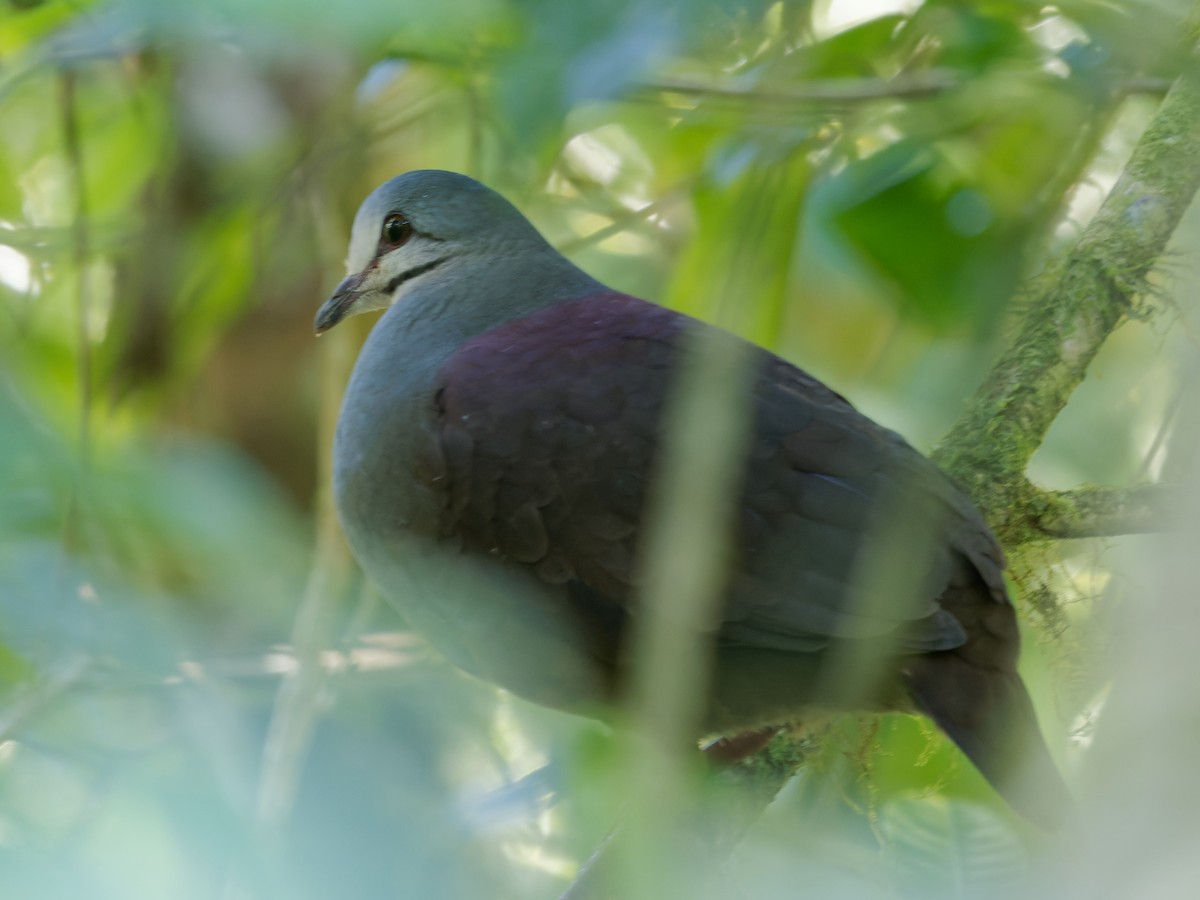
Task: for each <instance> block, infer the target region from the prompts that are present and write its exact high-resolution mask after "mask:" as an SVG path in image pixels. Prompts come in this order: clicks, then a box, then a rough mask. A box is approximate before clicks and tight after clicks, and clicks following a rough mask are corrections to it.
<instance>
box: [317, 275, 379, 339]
mask: <svg viewBox="0 0 1200 900" xmlns="http://www.w3.org/2000/svg"><path fill="white" fill-rule="evenodd" d="M369 272H370V267H369V266H368V267H367V268H366V269H364V270H363V271H361V272H356V273H355V274H353V275H347V276H346V277H345V278H343V279H342V283H341V284H339V285H338V286H337V288H336V289H335V290H334V292H333V296H331V297H330V298H329V299H328V300H326V301H325V302H324V303H322V304H321V308H320V309H318V310H317V317H316V319H314V320H313V330H314V331H315V332H316V333H317V334H318V335H322V334H324V333H325V332H327V331H328V330H329V329H330V328H332V327H333V326H334V325H336V324H337V323H338V322H340V321H342V319H344V318H346V316H347V315H348V314H349V313H350V310H351V307H353V306H354V302H355V301H356V300H357V299H358V298H359V297H360V296H362V294H363V293H364V291H363V289H362V284H363V281H365V280H366V277H367V275H368V274H369Z"/></svg>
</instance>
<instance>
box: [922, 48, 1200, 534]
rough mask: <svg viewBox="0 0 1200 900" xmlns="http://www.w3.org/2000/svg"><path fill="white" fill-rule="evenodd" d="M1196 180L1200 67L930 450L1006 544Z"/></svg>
mask: <svg viewBox="0 0 1200 900" xmlns="http://www.w3.org/2000/svg"><path fill="white" fill-rule="evenodd" d="M1197 188H1200V74H1198V73H1197V70H1196V68H1195V66H1192V67H1191V68H1189V70H1188V71H1187V72H1186V73H1185V74H1184V75H1183V76H1182V77H1181V78H1180V79H1179V81H1178V82H1177V83H1176V84H1175V86H1174V87H1173V88H1172V89H1171V90H1170V91H1169V92H1168V94H1167V96H1166V98H1165V99H1164V100H1163V103H1162V105H1161V107H1160V108H1159V110H1158V112H1157V113H1156V115H1155V117H1154V119H1153V121H1151V123H1150V126H1149V128H1147V129H1146V132H1145V133H1144V134H1143V135H1142V137H1141V139H1140V140H1139V141H1138V143H1137V146H1136V147H1135V148H1134V151H1133V155H1132V156H1131V158H1130V160H1129V163H1128V165H1127V166H1126V167H1125V170H1124V171H1123V172H1122V174H1121V177H1120V179H1119V180H1118V181H1117V183H1116V185H1115V186H1114V187H1113V189H1112V191H1111V193H1110V194H1109V195H1108V197H1107V198H1106V199H1105V201H1104V204H1103V205H1102V206H1101V207H1100V210H1099V212H1097V213H1096V216H1095V217H1094V218H1093V219H1092V221H1091V222H1090V223H1089V224H1088V226H1087V227H1086V228H1085V229H1084V232H1083V234H1082V236H1081V237H1080V239H1079V242H1078V244H1076V246H1075V248H1074V249H1073V250H1072V251H1071V253H1070V254H1069V255H1068V256H1067V257H1066V259H1065V260H1064V261H1063V263H1062V264H1061V265H1060V266H1059V268H1058V269H1057V271H1056V272H1055V273H1054V275H1055V276H1056V277H1054V278H1053V279H1051V280H1048V281H1047V282H1046V283H1045V284H1044V286H1043V287H1042V289H1041V290H1039V291H1037V292H1036V294H1035V298H1034V300H1033V302H1032V303H1031V304H1030V307H1029V310H1030V311H1029V313H1028V315H1027V316H1026V317H1025V319H1024V321H1023V322H1022V323H1021V329H1020V332H1019V334H1018V335H1017V337H1016V339H1015V340H1014V341H1013V343H1012V345H1011V346H1010V347H1009V348H1008V350H1006V351H1005V352H1004V354H1003V355H1002V356H1001V357H1000V359H999V361H998V362H997V363H996V365H995V366H994V367H993V369H992V371H991V373H990V374H989V375H988V377H987V379H986V380H985V381H984V383H983V385H982V386H981V387H980V388H979V390H978V392H977V393H976V395H975V397H974V398H973V399H972V401H971V402H970V403H969V404H968V405H967V408H966V411H965V412H964V414H963V415H962V417H961V418H960V419H959V420H958V421H957V422H956V423H955V425H954V427H953V428H951V430H950V433H949V434H948V435H947V436H946V438H945V439H944V440H943V442H942V444H941V445H940V446H939V448H938V449H937V450H936V451H935V452H934V459H935V460H936V461H937V462H938V463H939V464H940V465H941V466H942V467H943V468H944V469H946V470H947V471H949V472H950V473H951V474H953V475H954V476H955V477H956V478H958V479H959V480H960V481H961V482H962V483H963V484H964V485H965V487H966V488H967V490H968V491H969V492H970V494H971V496H972V498H973V499H974V500H975V502H976V503H977V504H978V505H979V506H980V508H981V509H982V511H983V513H984V515H985V516H986V517H987V518H988V520H989V521H990V522H991V524H992V526H993V527H994V528H995V529H996V531H997V533H998V535H999V536H1000V539H1001V541H1002V542H1003V543H1005V544H1018V543H1022V542H1024V541H1026V540H1029V539H1030V534H1029V532H1030V530H1031V529H1034V530H1036V529H1035V528H1034V525H1033V523H1032V520H1031V517H1030V515H1029V511H1030V510H1034V509H1036V508H1037V501H1038V491H1037V489H1036V488H1034V487H1033V486H1032V485H1031V484H1030V483H1029V482H1028V480H1027V479H1026V477H1025V468H1026V465H1027V463H1028V462H1029V458H1030V457H1031V456H1032V455H1033V453H1034V451H1035V450H1036V449H1037V448H1038V447H1039V446H1040V445H1041V443H1042V441H1043V439H1044V438H1045V435H1046V431H1047V430H1048V429H1049V427H1050V424H1051V423H1052V422H1053V421H1054V419H1055V418H1056V417H1057V415H1058V413H1059V412H1060V411H1061V410H1062V409H1063V407H1064V406H1066V404H1067V401H1068V399H1069V398H1070V396H1071V394H1072V393H1073V392H1074V390H1075V388H1076V387H1078V386H1079V384H1080V382H1082V381H1083V378H1084V375H1085V373H1086V372H1087V367H1088V365H1089V364H1090V363H1091V361H1092V359H1093V358H1094V357H1095V355H1096V353H1097V352H1098V351H1099V349H1100V347H1101V345H1103V343H1104V341H1105V340H1106V339H1107V338H1108V336H1109V334H1111V333H1112V331H1113V329H1115V328H1116V327H1117V325H1118V324H1120V323H1121V321H1122V320H1123V319H1124V318H1125V317H1126V316H1127V315H1128V314H1129V313H1130V312H1131V311H1132V310H1134V309H1135V308H1136V305H1137V303H1138V301H1139V299H1140V298H1141V297H1142V296H1143V295H1144V294H1145V293H1146V275H1147V273H1148V272H1149V271H1150V270H1151V268H1152V267H1153V266H1154V265H1155V264H1156V263H1157V262H1158V260H1159V258H1160V257H1161V255H1162V253H1163V250H1164V249H1165V247H1166V245H1167V241H1168V240H1169V239H1170V237H1171V235H1172V233H1173V232H1174V231H1175V228H1176V226H1177V225H1178V223H1179V220H1180V218H1181V216H1182V215H1183V212H1184V210H1185V209H1187V207H1188V206H1189V204H1190V203H1191V202H1192V198H1193V197H1194V196H1195V194H1196V191H1197Z"/></svg>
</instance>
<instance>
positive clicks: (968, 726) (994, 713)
mask: <svg viewBox="0 0 1200 900" xmlns="http://www.w3.org/2000/svg"><path fill="white" fill-rule="evenodd" d="M907 681H908V687H909V690H910V692H911V693H912V696H913V699H914V700H915V701H916V702H917V705H918V706H919V707H920V708H921V710H922V711H923V712H924V713H926V714H927V715H928V716H929V717H930V718H932V719H933V720H934V721H935V722H937V724H938V725H939V726H940V727H941V728H942V730H943V731H945V732H946V734H947V735H949V736H950V738H951V740H953V741H954V743H956V744H958V746H959V747H960V748H961V749H962V751H963V752H964V753H965V754H966V755H967V757H968V758H969V759H970V760H971V762H973V763H974V764H975V767H976V768H977V769H979V771H980V773H981V774H982V775H983V777H984V778H986V779H987V780H988V782H990V783H991V785H992V786H993V787H994V788H995V789H996V791H997V792H998V793H999V794H1000V796H1002V797H1003V798H1004V799H1005V800H1006V801H1008V803H1009V805H1011V806H1012V808H1013V809H1015V810H1016V811H1017V812H1019V813H1020V814H1021V815H1023V816H1025V817H1026V818H1028V819H1029V820H1030V821H1032V822H1035V823H1036V824H1038V825H1041V826H1043V827H1045V828H1056V827H1058V826H1059V825H1061V824H1062V822H1063V820H1064V818H1065V817H1066V815H1067V814H1068V812H1069V811H1070V809H1071V808H1072V806H1073V802H1072V800H1071V796H1070V792H1069V791H1068V790H1067V786H1066V784H1065V783H1064V782H1063V780H1062V776H1061V775H1060V774H1059V771H1058V768H1057V767H1056V766H1055V764H1054V761H1053V760H1052V759H1051V757H1050V750H1049V748H1048V747H1047V746H1046V742H1045V740H1044V739H1043V738H1042V733H1041V730H1040V729H1039V728H1038V723H1037V718H1036V716H1035V715H1034V711H1033V703H1032V702H1031V701H1030V699H1029V692H1028V691H1026V690H1025V685H1024V684H1023V683H1022V682H1021V678H1020V676H1019V675H1017V673H1016V672H1006V671H1002V670H998V669H995V668H983V667H980V666H978V665H976V664H974V663H972V662H971V661H969V660H968V659H965V658H964V657H963V656H962V655H960V651H955V650H946V651H942V652H938V653H930V654H926V655H924V656H921V657H918V658H917V659H914V660H913V663H912V665H911V667H910V668H909V671H908V675H907Z"/></svg>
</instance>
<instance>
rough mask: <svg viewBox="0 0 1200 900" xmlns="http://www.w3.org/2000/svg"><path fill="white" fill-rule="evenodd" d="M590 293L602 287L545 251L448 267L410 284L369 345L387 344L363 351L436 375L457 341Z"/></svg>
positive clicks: (468, 260) (463, 261)
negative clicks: (429, 369)
mask: <svg viewBox="0 0 1200 900" xmlns="http://www.w3.org/2000/svg"><path fill="white" fill-rule="evenodd" d="M597 290H603V285H601V284H600V283H599V282H598V281H596V280H595V279H594V278H592V277H591V276H589V275H588V274H587V273H585V272H583V271H582V270H581V269H579V268H577V267H576V266H575V265H573V264H572V263H571V262H569V261H568V260H566V259H565V258H564V257H562V256H560V255H559V254H558V253H556V252H554V251H553V250H551V249H550V248H549V247H546V246H545V245H543V247H542V248H540V250H538V249H537V248H535V251H533V252H528V253H521V254H512V255H507V256H503V257H495V256H492V257H490V258H489V257H476V258H471V257H468V258H464V259H461V260H454V261H452V262H449V263H447V264H446V265H445V266H444V267H442V268H439V269H438V270H437V271H436V272H435V273H431V277H430V283H429V284H428V285H425V284H420V283H417V284H414V285H413V287H412V290H411V291H409V292H407V293H406V294H405V295H404V296H402V297H401V298H400V299H399V300H398V301H397V302H396V303H395V305H393V306H392V307H391V309H389V310H388V311H387V312H386V313H385V314H384V316H383V318H382V319H380V321H379V323H378V324H377V325H376V326H375V329H374V331H373V332H372V335H371V338H372V340H371V342H370V343H372V344H379V343H380V341H377V340H375V338H376V335H377V334H379V336H380V337H381V338H383V337H384V336H385V335H386V342H385V343H384V345H383V346H381V347H378V348H376V347H372V348H370V349H371V351H372V353H371V355H372V356H374V355H376V353H378V352H380V351H382V352H383V353H385V354H388V355H390V353H389V350H390V351H391V352H396V353H399V352H403V353H404V354H406V355H408V359H406V360H403V361H401V360H399V359H397V360H395V361H394V362H393V363H391V365H397V366H402V367H405V368H407V367H409V366H413V365H415V366H416V367H417V368H419V369H423V368H426V367H427V366H430V365H432V366H433V367H434V369H435V370H436V367H437V366H440V365H441V363H442V362H443V361H444V360H445V359H446V357H447V356H449V355H450V354H451V353H453V352H454V351H455V350H456V349H458V347H460V346H461V345H462V344H463V342H464V341H468V340H470V339H471V338H473V337H476V336H478V335H480V334H483V333H484V332H486V331H490V330H491V329H493V328H495V327H497V326H499V325H502V324H504V323H505V322H509V321H512V320H513V319H517V318H520V317H521V316H525V315H529V314H530V313H533V312H537V311H538V310H540V309H544V308H545V307H547V306H551V305H553V304H554V303H558V302H561V301H563V300H570V299H573V298H575V297H578V296H580V295H582V294H586V293H589V292H591V291H597ZM380 333H382V334H380ZM400 348H404V349H403V351H401V349H400ZM363 355H364V357H366V356H367V350H366V349H364V354H363ZM365 361H366V360H365V359H360V362H359V365H360V366H362V365H363V363H364V362H365ZM429 374H430V375H431V376H432V374H433V373H432V372H430V373H429Z"/></svg>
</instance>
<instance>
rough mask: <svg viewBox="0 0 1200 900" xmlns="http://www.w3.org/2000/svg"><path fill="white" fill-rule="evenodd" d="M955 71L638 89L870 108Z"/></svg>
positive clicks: (949, 83) (1135, 85) (1135, 88)
mask: <svg viewBox="0 0 1200 900" xmlns="http://www.w3.org/2000/svg"><path fill="white" fill-rule="evenodd" d="M966 83H967V82H966V79H964V78H963V77H962V76H960V75H959V74H958V73H956V72H951V71H947V70H942V69H934V70H931V71H928V72H922V73H918V74H912V75H906V76H900V77H896V78H836V79H827V80H823V81H810V82H808V83H807V84H803V85H798V86H794V87H787V88H781V87H762V86H760V85H747V86H740V85H730V84H713V83H705V82H699V81H691V80H688V79H685V78H663V79H659V80H658V81H653V82H646V83H644V84H639V85H637V86H636V87H635V88H634V91H633V96H634V97H635V98H637V97H641V98H649V97H652V96H654V95H659V94H678V95H683V96H687V97H697V98H703V99H707V100H733V101H736V102H738V103H746V102H754V103H772V104H782V105H788V106H809V105H812V104H821V103H834V104H845V103H851V104H853V103H871V102H875V101H878V100H919V99H922V98H925V97H935V96H937V95H939V94H944V93H947V92H948V91H952V90H956V89H957V88H960V87H962V86H963V85H964V84H966ZM1170 87H1171V82H1170V81H1169V80H1168V79H1165V78H1151V77H1134V78H1129V79H1127V80H1126V81H1124V82H1121V83H1120V84H1119V85H1117V88H1116V90H1115V91H1114V93H1115V94H1117V95H1118V96H1127V95H1129V94H1151V95H1156V94H1157V95H1161V94H1165V93H1167V91H1168V90H1169V89H1170Z"/></svg>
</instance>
